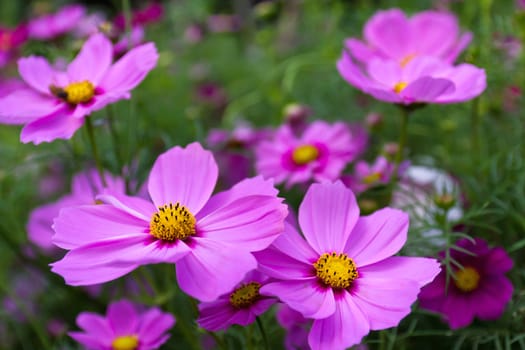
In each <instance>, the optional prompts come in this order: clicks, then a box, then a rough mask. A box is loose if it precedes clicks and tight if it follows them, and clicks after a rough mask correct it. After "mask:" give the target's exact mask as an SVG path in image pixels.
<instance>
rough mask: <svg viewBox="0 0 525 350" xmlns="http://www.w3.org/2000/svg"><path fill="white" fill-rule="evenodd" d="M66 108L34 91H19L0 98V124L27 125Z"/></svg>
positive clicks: (55, 100) (53, 99)
mask: <svg viewBox="0 0 525 350" xmlns="http://www.w3.org/2000/svg"><path fill="white" fill-rule="evenodd" d="M64 108H65V105H64V104H63V103H61V102H60V101H58V100H57V99H55V98H54V97H48V96H44V95H42V94H39V93H37V92H35V91H34V90H32V89H26V88H22V89H17V90H15V91H13V92H11V93H10V94H8V95H5V96H4V97H2V98H0V123H2V124H15V125H16V124H26V123H30V122H32V121H34V120H37V119H38V118H43V117H46V116H48V115H52V114H54V113H56V112H57V111H59V110H60V109H64Z"/></svg>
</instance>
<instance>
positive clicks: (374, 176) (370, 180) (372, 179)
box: [363, 171, 381, 185]
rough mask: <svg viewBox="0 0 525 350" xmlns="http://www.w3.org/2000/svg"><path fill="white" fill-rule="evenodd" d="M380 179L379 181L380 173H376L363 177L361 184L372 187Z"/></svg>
mask: <svg viewBox="0 0 525 350" xmlns="http://www.w3.org/2000/svg"><path fill="white" fill-rule="evenodd" d="M380 179H381V173H380V172H378V171H376V172H375V173H372V174H368V175H366V176H365V177H363V183H365V184H367V185H372V184H374V183H376V182H378V181H379V180H380Z"/></svg>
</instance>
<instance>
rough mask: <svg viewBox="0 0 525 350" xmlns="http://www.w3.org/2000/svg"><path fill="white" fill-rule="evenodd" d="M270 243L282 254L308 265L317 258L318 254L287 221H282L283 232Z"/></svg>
mask: <svg viewBox="0 0 525 350" xmlns="http://www.w3.org/2000/svg"><path fill="white" fill-rule="evenodd" d="M272 245H273V246H274V247H275V248H276V249H278V250H280V251H281V252H283V253H284V254H286V255H288V256H290V257H292V258H294V259H296V260H298V261H301V262H303V263H306V264H308V265H311V264H313V263H314V262H315V261H317V259H319V254H318V253H317V252H316V251H315V250H313V249H312V247H310V246H309V245H308V243H306V241H305V240H304V238H303V237H302V236H301V235H300V234H299V232H297V230H296V229H295V227H293V226H292V225H291V224H289V223H287V222H285V223H284V232H283V233H282V234H281V235H280V236H279V237H277V239H276V240H275V241H274V242H273V244H272Z"/></svg>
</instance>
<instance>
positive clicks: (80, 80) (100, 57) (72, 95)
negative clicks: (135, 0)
mask: <svg viewBox="0 0 525 350" xmlns="http://www.w3.org/2000/svg"><path fill="white" fill-rule="evenodd" d="M112 58H113V45H112V44H111V42H110V41H109V39H107V38H106V37H105V36H104V35H103V34H100V33H99V34H94V35H92V36H91V37H90V38H89V39H88V40H87V41H86V43H85V44H84V46H83V47H82V49H81V50H80V53H79V54H78V55H77V57H76V58H75V59H74V60H73V61H72V62H71V63H70V64H69V65H68V67H67V70H66V71H65V72H61V71H56V70H55V69H53V67H52V66H51V65H50V64H49V63H48V61H47V60H46V59H44V58H43V57H37V56H30V57H26V58H21V59H20V60H19V61H18V70H19V73H20V75H21V77H22V79H23V80H24V81H25V83H26V86H25V87H24V88H20V89H16V90H14V91H13V92H12V93H11V94H8V95H7V96H4V97H3V98H1V99H0V123H5V124H24V125H25V126H24V128H23V129H22V134H21V137H20V138H21V141H22V142H24V143H26V142H34V143H35V144H38V143H40V142H44V141H48V142H49V141H52V140H55V139H57V138H61V139H69V138H71V136H72V135H73V134H74V133H75V131H76V130H77V129H78V128H80V127H81V126H82V124H83V123H84V118H85V117H87V116H89V114H90V113H91V112H93V111H97V110H99V109H102V108H103V107H104V106H106V105H107V104H109V103H113V102H116V101H118V100H121V99H127V98H130V96H131V95H130V90H131V89H133V88H134V87H135V86H137V85H138V84H139V83H140V82H141V81H142V80H143V79H144V77H145V76H146V74H147V73H148V72H149V71H150V70H151V69H153V67H154V66H155V65H156V63H157V58H158V54H157V50H156V48H155V45H154V44H153V43H147V44H144V45H141V46H139V47H136V48H134V49H133V50H131V51H130V52H128V53H127V54H126V55H124V56H123V57H122V58H121V59H120V60H118V61H117V62H116V63H114V64H112Z"/></svg>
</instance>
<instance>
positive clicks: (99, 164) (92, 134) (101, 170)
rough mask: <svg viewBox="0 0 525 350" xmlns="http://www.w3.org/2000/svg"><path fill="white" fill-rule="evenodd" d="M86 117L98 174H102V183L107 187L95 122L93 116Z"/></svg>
mask: <svg viewBox="0 0 525 350" xmlns="http://www.w3.org/2000/svg"><path fill="white" fill-rule="evenodd" d="M84 119H85V121H86V130H87V134H88V138H89V143H90V144H91V151H92V152H93V158H94V159H95V164H96V166H97V170H98V175H99V176H100V180H101V181H102V185H103V186H104V187H107V182H106V177H105V176H104V168H103V167H102V162H101V161H100V158H99V157H98V152H97V143H96V142H95V131H94V129H93V123H92V122H91V117H90V116H87V117H86V118H84Z"/></svg>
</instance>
